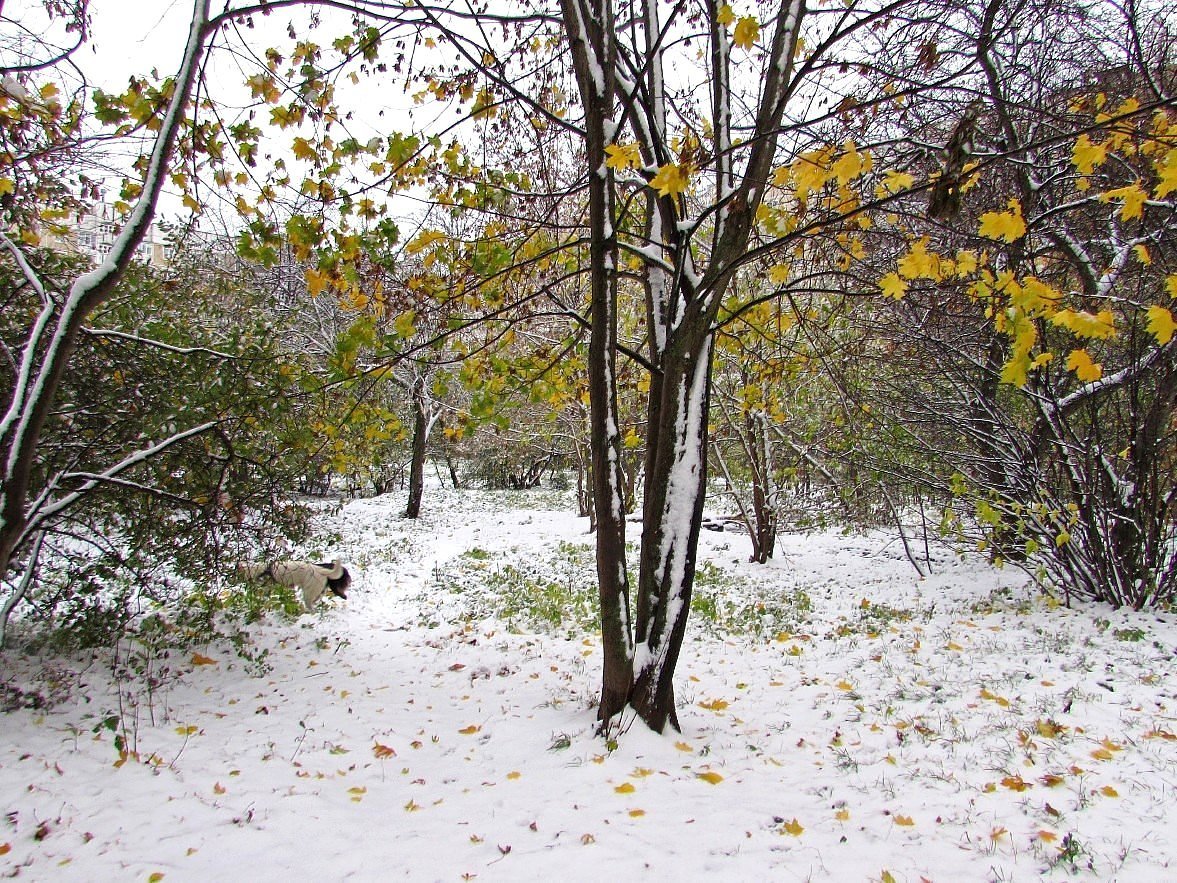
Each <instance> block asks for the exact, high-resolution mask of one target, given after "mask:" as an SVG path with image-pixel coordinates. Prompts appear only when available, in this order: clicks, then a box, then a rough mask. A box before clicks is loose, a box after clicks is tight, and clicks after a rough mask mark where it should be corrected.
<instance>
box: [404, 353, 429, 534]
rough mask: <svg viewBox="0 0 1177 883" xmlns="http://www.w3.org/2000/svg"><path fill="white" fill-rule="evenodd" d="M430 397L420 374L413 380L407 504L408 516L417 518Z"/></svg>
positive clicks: (423, 481)
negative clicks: (426, 392)
mask: <svg viewBox="0 0 1177 883" xmlns="http://www.w3.org/2000/svg"><path fill="white" fill-rule="evenodd" d="M431 426H432V421H431V420H430V419H429V398H428V396H427V395H426V394H425V376H424V375H418V376H417V377H416V379H414V381H413V441H412V447H411V451H412V452H411V455H410V461H409V502H408V505H407V506H405V517H406V518H417V517H418V516H419V515H420V514H421V497H422V496H423V495H424V493H425V448H426V445H427V444H428V443H429V430H430V428H431Z"/></svg>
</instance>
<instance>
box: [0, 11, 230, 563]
mask: <svg viewBox="0 0 1177 883" xmlns="http://www.w3.org/2000/svg"><path fill="white" fill-rule="evenodd" d="M208 20H209V0H196V2H195V5H194V9H193V13H192V21H191V25H190V27H189V31H188V42H187V45H186V47H185V50H184V58H183V61H182V62H181V65H180V69H179V72H178V73H177V75H176V86H175V91H174V93H173V95H172V99H171V102H170V103H169V105H168V109H167V111H166V113H165V114H164V118H163V120H162V122H161V124H160V129H159V134H158V135H157V136H156V139H155V143H154V145H153V147H152V150H151V154H150V158H149V160H148V165H147V173H146V175H145V177H144V183H143V190H142V194H141V195H140V197H139V200H138V202H137V203H136V204H135V207H134V208H133V209H132V211H131V213H130V215H129V216H128V217H127V220H126V223H125V224H124V226H123V229H122V232H121V233H120V234H119V235H118V237H117V238H116V239H115V242H114V244H113V246H112V247H111V251H110V254H109V255H108V257H107V259H106V260H105V261H104V262H103V263H102V264H101V265H100V266H98V267H97V268H96V269H94V270H92V271H91V272H89V273H86V274H85V275H83V276H80V277H79V278H78V279H76V280H75V281H74V283H73V285H72V286H71V287H70V289H69V292H68V293H67V295H66V297H65V299H64V302H62V303H61V305H60V307H55V306H54V304H53V303H52V301H50V300H49V299H48V298H45V299H44V304H45V305H44V309H43V311H42V313H41V316H40V317H39V319H38V320H37V322H36V323H35V324H34V326H33V328H32V329H31V331H30V336H29V339H28V342H27V344H26V347H25V350H24V353H23V354H22V356H21V365H20V369H19V371H18V377H17V382H16V383H15V384H14V386H13V389H12V390H11V391H10V392H9V395H8V401H7V407H6V413H5V415H4V417H3V419H2V421H0V455H2V457H3V470H4V472H3V477H4V481H3V496H2V498H0V577H2V576H5V575H7V573H8V571H9V568H10V567H11V565H12V558H13V556H14V554H16V553H17V552H18V551H19V547H20V545H21V543H22V542H23V541H24V540H25V539H26V531H27V528H28V527H29V518H30V514H31V513H30V512H29V491H30V487H31V484H32V480H33V472H34V467H35V464H36V458H37V449H38V446H39V445H40V441H41V433H42V430H43V429H44V427H45V422H46V420H47V419H48V417H49V414H50V413H51V411H52V410H53V405H54V402H55V400H56V397H57V392H58V389H59V387H60V385H61V380H62V377H63V376H64V374H65V370H66V367H67V365H68V364H69V360H70V357H71V355H72V354H73V351H74V347H75V345H76V343H77V338H78V334H79V332H80V330H81V328H82V325H83V323H84V322H85V320H86V317H87V316H89V315H90V314H91V313H92V312H93V311H94V310H95V309H96V308H97V307H98V306H99V305H101V304H102V303H103V302H104V301H106V300H107V299H108V298H109V297H110V296H111V294H112V293H113V291H114V289H115V287H116V286H117V285H118V283H119V280H120V279H121V278H122V277H123V274H124V273H125V272H126V270H127V268H128V267H129V266H130V263H131V260H132V259H133V257H134V255H135V250H136V248H137V247H138V245H139V243H140V242H142V240H143V237H144V236H145V235H146V233H147V229H148V227H149V226H150V224H151V220H152V218H153V217H154V214H155V205H156V202H157V201H158V199H159V195H160V192H161V191H162V189H163V186H164V182H165V179H166V177H167V174H166V173H167V168H168V164H169V162H170V160H171V155H172V151H173V148H174V147H175V143H176V139H177V137H178V135H179V132H180V129H181V128H182V127H183V125H184V111H185V106H186V105H187V103H188V98H189V96H190V95H191V94H192V89H193V86H194V84H195V82H196V79H197V76H198V73H199V69H200V60H201V57H202V56H203V53H204V40H205V37H206V35H207V31H208Z"/></svg>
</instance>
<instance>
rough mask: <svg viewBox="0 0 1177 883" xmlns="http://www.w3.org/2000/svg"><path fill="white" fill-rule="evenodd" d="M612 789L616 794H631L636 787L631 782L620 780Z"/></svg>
mask: <svg viewBox="0 0 1177 883" xmlns="http://www.w3.org/2000/svg"><path fill="white" fill-rule="evenodd" d="M613 790H614V791H616V792H617V793H618V794H633V792H635V791H636V790H638V789H637V788H635V787H634V786H633V782H622V783H621V784H620V785H618V786H617V787H616V788H614V789H613Z"/></svg>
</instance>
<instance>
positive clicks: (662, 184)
mask: <svg viewBox="0 0 1177 883" xmlns="http://www.w3.org/2000/svg"><path fill="white" fill-rule="evenodd" d="M690 183H691V178H690V175H689V174H688V173H687V172H686V171H685V170H684V169H683V167H682V166H680V165H679V164H678V163H667V164H666V165H664V166H659V167H658V173H657V174H656V175H654V178H653V180H651V181H650V186H651V187H653V188H654V189H655V190H657V191H658V195H659V196H672V195H673V196H677V195H678V194H680V193H682V192H683V191H685V190H686V189H687V186H688V185H689V184H690Z"/></svg>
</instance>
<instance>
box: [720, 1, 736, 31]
mask: <svg viewBox="0 0 1177 883" xmlns="http://www.w3.org/2000/svg"><path fill="white" fill-rule="evenodd" d="M735 20H736V13H735V12H734V11H733V10H732V8H731V6H729V5H728V4H727V3H725V4H723V6H721V7H719V12H717V13H716V14H715V21H716V22H717V23H719V24H721V25H723V26H724V27H725V28H726V27H727V26H728V25H730V24H731V23H732V22H733V21H735Z"/></svg>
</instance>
